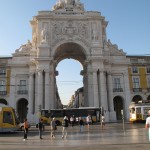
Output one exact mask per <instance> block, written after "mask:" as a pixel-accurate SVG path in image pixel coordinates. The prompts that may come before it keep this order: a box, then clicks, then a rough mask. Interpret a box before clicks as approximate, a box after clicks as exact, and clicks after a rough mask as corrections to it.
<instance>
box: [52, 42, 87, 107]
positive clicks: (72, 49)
mask: <svg viewBox="0 0 150 150" xmlns="http://www.w3.org/2000/svg"><path fill="white" fill-rule="evenodd" d="M86 50H87V49H86ZM86 50H85V47H83V46H81V45H80V44H78V43H74V42H67V43H62V44H60V45H59V46H57V48H56V49H55V51H54V54H53V58H54V61H55V62H56V64H55V66H54V69H55V70H56V67H57V65H58V64H59V62H60V61H62V60H64V59H74V60H77V61H79V62H80V63H81V64H82V66H83V70H84V71H85V70H87V68H86V65H85V61H86V59H87V52H86ZM82 72H83V71H82ZM82 75H83V74H82ZM83 79H84V81H86V79H85V78H84V76H83ZM85 84H86V83H83V87H85ZM76 90H77V89H76ZM86 90H87V89H86V87H85V88H84V93H85V91H86ZM73 94H74V93H73ZM84 99H86V101H85V100H84V103H85V106H88V100H87V98H86V96H85V98H84Z"/></svg>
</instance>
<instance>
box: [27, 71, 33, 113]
mask: <svg viewBox="0 0 150 150" xmlns="http://www.w3.org/2000/svg"><path fill="white" fill-rule="evenodd" d="M33 75H34V73H30V74H29V104H28V108H29V112H28V113H29V114H33V98H34V95H33V94H34V90H33V88H34V87H33V85H34V80H33Z"/></svg>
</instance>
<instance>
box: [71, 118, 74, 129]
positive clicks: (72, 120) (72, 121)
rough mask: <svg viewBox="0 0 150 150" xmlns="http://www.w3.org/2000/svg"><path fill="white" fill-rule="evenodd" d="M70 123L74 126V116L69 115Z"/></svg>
mask: <svg viewBox="0 0 150 150" xmlns="http://www.w3.org/2000/svg"><path fill="white" fill-rule="evenodd" d="M70 123H71V126H72V127H73V126H74V118H73V116H71V117H70Z"/></svg>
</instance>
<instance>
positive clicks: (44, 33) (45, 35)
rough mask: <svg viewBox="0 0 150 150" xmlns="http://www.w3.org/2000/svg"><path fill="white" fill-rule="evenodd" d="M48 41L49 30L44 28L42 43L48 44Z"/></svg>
mask: <svg viewBox="0 0 150 150" xmlns="http://www.w3.org/2000/svg"><path fill="white" fill-rule="evenodd" d="M47 40H48V34H47V30H46V28H45V27H44V28H43V30H42V31H41V43H47Z"/></svg>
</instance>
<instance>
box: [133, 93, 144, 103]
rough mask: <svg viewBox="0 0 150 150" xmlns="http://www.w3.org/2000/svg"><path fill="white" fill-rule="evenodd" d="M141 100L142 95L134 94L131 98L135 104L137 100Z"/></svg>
mask: <svg viewBox="0 0 150 150" xmlns="http://www.w3.org/2000/svg"><path fill="white" fill-rule="evenodd" d="M141 100H142V96H140V95H135V96H134V97H133V98H132V102H135V104H137V103H138V102H139V101H141Z"/></svg>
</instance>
